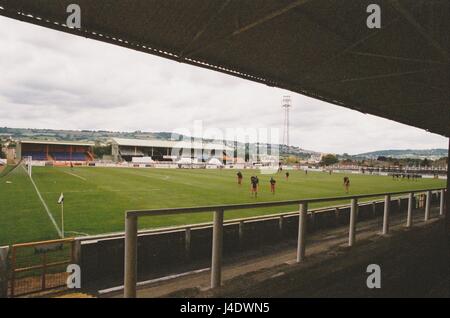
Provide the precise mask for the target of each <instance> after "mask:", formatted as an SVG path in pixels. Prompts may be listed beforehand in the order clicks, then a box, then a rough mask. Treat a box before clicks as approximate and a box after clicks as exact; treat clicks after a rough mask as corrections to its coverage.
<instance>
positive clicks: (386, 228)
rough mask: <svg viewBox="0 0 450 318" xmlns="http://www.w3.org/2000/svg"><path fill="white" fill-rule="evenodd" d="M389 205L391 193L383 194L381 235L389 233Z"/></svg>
mask: <svg viewBox="0 0 450 318" xmlns="http://www.w3.org/2000/svg"><path fill="white" fill-rule="evenodd" d="M390 205H391V195H390V194H387V195H385V196H384V215H383V235H386V234H388V233H389V209H390Z"/></svg>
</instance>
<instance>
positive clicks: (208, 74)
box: [0, 17, 448, 153]
mask: <svg viewBox="0 0 450 318" xmlns="http://www.w3.org/2000/svg"><path fill="white" fill-rule="evenodd" d="M286 94H290V95H291V96H292V99H293V107H292V110H291V143H292V144H295V145H298V146H300V147H302V148H306V149H313V150H319V151H325V152H338V153H342V152H349V153H359V152H364V151H370V150H376V149H380V148H434V147H447V144H448V141H447V139H445V138H443V137H441V136H437V135H434V134H430V133H427V132H425V131H423V130H420V129H416V128H412V127H408V126H405V125H401V124H398V123H395V122H392V121H388V120H384V119H381V118H377V117H374V116H368V115H364V114H361V113H358V112H355V111H351V110H348V109H345V108H342V107H338V106H334V105H330V104H326V103H324V102H321V101H318V100H314V99H312V98H309V97H305V96H301V95H298V94H294V93H291V92H288V91H285V90H281V89H277V88H273V87H268V86H265V85H262V84H258V83H253V82H250V81H245V80H243V79H239V78H235V77H232V76H229V75H224V74H220V73H217V72H212V71H209V70H205V69H200V68H195V67H193V66H190V65H184V64H181V63H176V62H173V61H169V60H165V59H162V58H158V57H155V56H151V55H148V54H144V53H141V52H136V51H132V50H127V49H124V48H120V47H116V46H113V45H109V44H106V43H101V42H97V41H93V40H87V39H84V38H80V37H75V36H71V35H68V34H65V33H59V32H56V31H52V30H48V29H44V28H40V27H36V26H32V25H28V24H25V23H21V22H17V21H13V20H10V19H6V18H3V17H0V126H11V127H36V128H60V129H62V128H67V129H105V130H113V131H120V130H123V131H133V130H146V131H172V130H174V129H176V128H179V127H186V128H189V129H190V128H192V125H193V122H194V120H203V121H204V126H205V128H207V127H216V128H220V129H223V130H225V129H226V128H236V127H254V128H259V127H267V128H274V127H278V128H280V129H281V126H282V124H283V112H282V109H281V98H282V96H283V95H286Z"/></svg>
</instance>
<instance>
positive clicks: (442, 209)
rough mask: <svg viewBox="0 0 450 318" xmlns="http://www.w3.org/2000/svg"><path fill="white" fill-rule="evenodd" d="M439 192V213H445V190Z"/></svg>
mask: <svg viewBox="0 0 450 318" xmlns="http://www.w3.org/2000/svg"><path fill="white" fill-rule="evenodd" d="M439 193H440V195H439V196H440V204H439V215H444V202H445V200H444V198H445V190H441V191H440V192H439Z"/></svg>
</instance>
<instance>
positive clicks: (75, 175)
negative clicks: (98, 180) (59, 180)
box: [63, 171, 87, 181]
mask: <svg viewBox="0 0 450 318" xmlns="http://www.w3.org/2000/svg"><path fill="white" fill-rule="evenodd" d="M63 172H64V173H67V174H70V175H71V176H74V177H77V178H80V179H81V180H83V181H87V179H86V178H83V177H82V176H79V175H77V174H75V173H71V172H67V171H63Z"/></svg>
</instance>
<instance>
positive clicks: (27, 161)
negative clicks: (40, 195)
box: [24, 156, 33, 177]
mask: <svg viewBox="0 0 450 318" xmlns="http://www.w3.org/2000/svg"><path fill="white" fill-rule="evenodd" d="M24 159H25V165H26V168H27V173H28V175H29V176H30V177H31V174H32V171H33V157H31V156H27V157H25V158H24Z"/></svg>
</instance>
